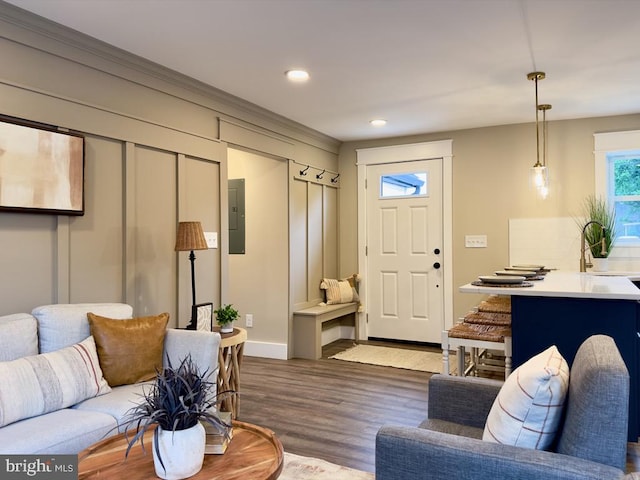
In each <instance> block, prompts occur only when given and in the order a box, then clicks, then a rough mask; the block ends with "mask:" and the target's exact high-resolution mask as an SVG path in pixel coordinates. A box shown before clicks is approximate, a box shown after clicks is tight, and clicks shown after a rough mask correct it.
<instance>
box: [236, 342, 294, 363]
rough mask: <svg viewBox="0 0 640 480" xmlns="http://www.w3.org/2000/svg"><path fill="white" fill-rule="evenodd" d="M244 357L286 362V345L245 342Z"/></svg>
mask: <svg viewBox="0 0 640 480" xmlns="http://www.w3.org/2000/svg"><path fill="white" fill-rule="evenodd" d="M244 355H246V356H248V357H262V358H274V359H276V360H286V359H287V358H288V357H287V344H286V343H267V342H251V341H248V342H245V344H244Z"/></svg>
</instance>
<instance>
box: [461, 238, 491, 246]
mask: <svg viewBox="0 0 640 480" xmlns="http://www.w3.org/2000/svg"><path fill="white" fill-rule="evenodd" d="M464 246H465V247H466V248H487V236H486V235H465V236H464Z"/></svg>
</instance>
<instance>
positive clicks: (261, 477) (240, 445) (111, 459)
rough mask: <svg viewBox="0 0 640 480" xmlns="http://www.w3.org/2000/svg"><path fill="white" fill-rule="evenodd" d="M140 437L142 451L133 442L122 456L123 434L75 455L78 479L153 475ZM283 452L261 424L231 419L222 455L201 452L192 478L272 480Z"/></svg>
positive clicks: (147, 440) (144, 479)
mask: <svg viewBox="0 0 640 480" xmlns="http://www.w3.org/2000/svg"><path fill="white" fill-rule="evenodd" d="M152 437H153V430H149V431H148V432H147V433H146V434H145V436H144V445H145V447H144V451H143V450H142V446H141V445H140V442H138V443H136V445H135V446H134V447H132V449H131V451H130V452H129V456H128V457H127V458H126V459H125V457H124V453H125V451H126V449H127V441H126V439H125V436H124V434H119V435H115V436H113V437H109V438H106V439H105V440H102V441H101V442H98V443H96V444H95V445H93V446H91V447H89V448H87V449H85V450H83V451H82V452H80V453H79V454H78V479H79V480H82V479H89V478H91V479H96V478H100V479H111V478H113V479H114V480H120V479H126V480H149V479H150V478H156V475H155V469H154V466H153V454H152V450H151V448H152V445H151V439H152ZM282 459H283V451H282V444H281V443H280V440H278V438H276V436H275V434H274V433H273V432H272V431H271V430H269V429H267V428H263V427H259V426H257V425H252V424H250V423H244V422H237V421H234V422H233V438H232V439H231V442H230V443H229V447H228V448H227V451H226V452H225V453H224V454H223V455H205V456H204V464H203V465H202V470H200V472H199V473H197V474H196V475H194V476H193V477H190V478H192V479H194V480H241V479H242V480H247V479H251V480H275V479H276V478H278V477H279V476H280V472H281V471H282Z"/></svg>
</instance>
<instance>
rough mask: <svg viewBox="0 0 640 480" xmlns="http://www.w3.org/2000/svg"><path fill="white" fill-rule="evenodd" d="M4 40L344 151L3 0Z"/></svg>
mask: <svg viewBox="0 0 640 480" xmlns="http://www.w3.org/2000/svg"><path fill="white" fill-rule="evenodd" d="M0 22H2V24H3V25H2V29H0V38H4V39H6V40H10V41H13V42H16V43H20V44H23V45H26V46H29V47H31V48H36V49H38V50H41V51H43V52H46V53H49V54H52V55H55V56H58V57H60V58H64V59H66V60H70V61H73V62H76V63H79V64H82V65H85V66H87V67H90V68H93V69H95V70H99V71H101V72H104V73H105V74H108V75H113V76H116V77H120V78H122V79H125V80H128V81H131V82H135V83H138V84H140V85H144V86H145V87H148V88H153V89H155V90H158V91H161V92H164V93H166V94H168V95H172V96H175V97H177V98H181V99H183V100H185V101H189V102H192V103H195V104H198V105H201V106H204V107H206V108H210V109H212V110H214V111H216V112H218V113H219V114H220V116H221V117H228V118H234V119H237V120H239V121H242V122H246V123H247V124H250V125H255V126H256V127H259V128H261V129H267V130H271V131H273V132H274V133H276V134H279V135H283V136H285V137H288V138H291V139H293V140H296V141H299V142H302V143H305V144H308V145H312V146H314V147H317V148H320V149H322V150H325V151H328V152H331V153H335V154H337V153H338V150H339V147H340V145H341V142H340V141H339V140H337V139H335V138H333V137H330V136H328V135H325V134H323V133H321V132H318V131H317V130H314V129H312V128H309V127H307V126H305V125H303V124H300V123H298V122H295V121H293V120H291V119H289V118H286V117H284V116H282V115H278V114H277V113H274V112H272V111H270V110H267V109H265V108H262V107H260V106H258V105H255V104H253V103H251V102H248V101H246V100H244V99H242V98H239V97H237V96H235V95H231V94H230V93H227V92H225V91H223V90H220V89H218V88H216V87H213V86H211V85H208V84H205V83H204V82H201V81H199V80H196V79H194V78H191V77H189V76H187V75H184V74H182V73H180V72H177V71H175V70H171V69H169V68H167V67H164V66H162V65H159V64H157V63H154V62H151V61H149V60H147V59H145V58H142V57H139V56H137V55H134V54H132V53H130V52H127V51H125V50H122V49H120V48H117V47H114V46H113V45H110V44H108V43H105V42H102V41H100V40H98V39H96V38H93V37H91V36H89V35H86V34H83V33H81V32H78V31H76V30H73V29H71V28H68V27H65V26H64V25H60V24H58V23H56V22H53V21H51V20H48V19H46V18H44V17H41V16H38V15H35V14H33V13H31V12H28V11H26V10H24V9H22V8H19V7H16V6H15V5H12V4H9V3H6V2H4V1H2V0H0Z"/></svg>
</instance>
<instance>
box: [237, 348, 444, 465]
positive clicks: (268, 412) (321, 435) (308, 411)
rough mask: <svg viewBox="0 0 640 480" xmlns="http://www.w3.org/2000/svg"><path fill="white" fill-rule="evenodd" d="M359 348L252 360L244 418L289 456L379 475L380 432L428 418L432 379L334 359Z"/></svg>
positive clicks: (245, 375)
mask: <svg viewBox="0 0 640 480" xmlns="http://www.w3.org/2000/svg"><path fill="white" fill-rule="evenodd" d="M345 342H346V343H345ZM351 345H352V342H349V341H338V342H334V343H332V344H331V345H330V346H327V347H330V348H328V349H327V348H325V349H324V351H323V355H325V357H324V358H322V359H321V360H304V359H292V360H273V359H264V358H255V357H246V356H245V357H244V360H243V364H242V374H241V397H240V398H241V400H240V415H239V418H238V419H239V420H242V421H246V422H251V423H256V424H259V425H262V426H265V427H268V428H270V429H271V430H273V431H274V432H275V433H276V434H277V435H278V437H279V438H280V440H281V441H282V444H283V446H284V449H285V451H287V452H291V453H295V454H298V455H304V456H310V457H318V458H323V459H325V460H327V461H330V462H333V463H337V464H340V465H344V466H347V467H352V468H356V469H359V470H365V471H369V472H373V471H374V459H375V451H374V448H375V435H376V432H377V431H378V429H379V428H380V427H381V426H382V425H384V424H387V423H394V424H397V425H410V426H416V425H418V424H419V423H420V422H421V421H422V420H424V419H425V418H426V416H427V382H428V379H429V377H430V376H431V374H430V373H425V372H415V371H410V370H401V369H397V368H389V367H378V366H375V365H364V364H358V363H352V362H344V361H340V360H331V359H328V358H326V357H327V356H330V355H333V354H334V353H336V352H338V351H341V350H344V349H346V348H348V347H349V346H351Z"/></svg>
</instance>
